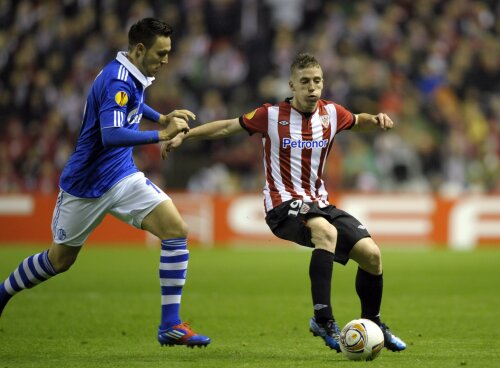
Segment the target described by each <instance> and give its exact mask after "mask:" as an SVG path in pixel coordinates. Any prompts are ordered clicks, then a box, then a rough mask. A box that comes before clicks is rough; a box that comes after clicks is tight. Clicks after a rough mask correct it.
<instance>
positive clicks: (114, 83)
mask: <svg viewBox="0 0 500 368" xmlns="http://www.w3.org/2000/svg"><path fill="white" fill-rule="evenodd" d="M131 98H132V91H131V88H130V85H129V84H128V83H126V82H125V81H123V80H120V79H113V80H111V81H109V84H107V85H105V86H104V90H103V91H102V94H101V103H100V109H99V120H100V122H101V129H102V128H108V127H121V126H123V125H124V124H125V119H126V115H127V104H128V103H129V101H130V99H131Z"/></svg>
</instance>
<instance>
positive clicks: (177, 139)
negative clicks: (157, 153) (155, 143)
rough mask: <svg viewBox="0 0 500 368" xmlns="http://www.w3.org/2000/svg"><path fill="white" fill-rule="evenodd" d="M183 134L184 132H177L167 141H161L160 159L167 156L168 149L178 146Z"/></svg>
mask: <svg viewBox="0 0 500 368" xmlns="http://www.w3.org/2000/svg"><path fill="white" fill-rule="evenodd" d="M183 136H184V133H181V134H177V136H176V137H174V138H172V139H171V140H169V141H166V142H163V143H162V144H161V159H162V160H165V159H166V158H167V155H168V153H169V152H170V151H172V150H173V149H175V148H177V147H179V146H180V145H181V144H182V142H183V141H184V139H183Z"/></svg>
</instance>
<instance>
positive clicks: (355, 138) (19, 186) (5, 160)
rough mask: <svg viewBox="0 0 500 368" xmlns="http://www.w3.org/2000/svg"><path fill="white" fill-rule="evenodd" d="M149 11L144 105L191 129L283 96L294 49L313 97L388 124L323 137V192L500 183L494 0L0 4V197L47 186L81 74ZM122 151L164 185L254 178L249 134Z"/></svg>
mask: <svg viewBox="0 0 500 368" xmlns="http://www.w3.org/2000/svg"><path fill="white" fill-rule="evenodd" d="M148 16H154V17H157V18H161V19H164V20H165V21H167V22H168V23H170V24H171V25H172V26H173V28H174V35H173V52H172V54H171V56H170V59H169V64H168V65H167V67H166V68H163V69H162V70H161V71H160V73H159V74H158V75H157V77H156V81H155V83H154V84H153V85H152V86H151V87H150V88H149V89H148V95H147V102H148V104H149V105H150V106H152V107H154V108H155V109H157V110H158V111H160V112H165V113H166V112H169V111H171V110H174V109H179V108H187V109H190V110H192V111H193V112H195V113H196V115H197V120H196V121H195V122H193V125H196V124H200V123H203V122H207V121H211V120H214V119H224V118H233V117H237V116H239V115H241V114H243V113H246V112H249V111H251V110H253V109H254V108H256V107H258V106H260V105H261V104H263V103H265V102H271V103H274V102H278V101H280V100H283V99H284V98H285V97H288V96H289V95H290V91H289V87H288V78H289V66H290V63H291V60H292V59H293V58H294V56H295V55H296V54H297V53H298V52H300V51H307V52H311V53H312V54H314V55H315V56H316V57H317V58H318V60H319V61H320V63H321V64H322V67H323V72H324V79H325V84H324V85H325V89H324V92H323V97H324V98H326V99H331V100H334V101H336V102H338V103H340V104H342V105H344V106H345V107H347V108H348V109H350V110H351V111H353V112H368V113H377V112H380V111H381V112H386V113H388V114H389V115H390V116H391V117H392V119H393V120H394V121H395V122H396V128H395V129H393V130H392V131H390V132H384V133H382V132H380V131H367V132H364V133H356V134H352V133H349V132H342V133H341V134H339V135H338V136H337V137H336V139H335V141H336V145H335V146H334V149H333V151H332V153H331V155H330V158H329V160H328V162H327V164H326V168H325V169H326V180H327V181H328V184H329V187H330V189H333V190H348V191H364V192H378V191H391V192H394V191H404V192H439V193H444V194H451V195H458V194H461V193H465V192H487V193H491V192H500V180H499V178H500V159H499V157H500V93H499V86H500V3H499V2H498V1H494V0H492V1H486V0H484V1H479V0H475V1H474V0H426V1H411V0H400V1H389V0H372V1H327V0H239V1H238V0H177V1H174V0H173V1H160V0H157V1H130V2H129V1H119V0H73V1H72V0H65V1H63V0H58V1H56V0H46V1H42V0H40V1H36V0H31V1H27V0H19V1H16V0H11V1H9V0H2V1H0V77H1V79H0V193H15V192H26V191H39V192H44V193H51V192H56V191H57V190H58V179H59V173H60V171H61V169H62V167H63V165H64V163H65V162H66V160H67V158H68V155H70V154H71V152H72V150H73V148H74V145H75V141H76V136H77V134H78V130H79V126H80V119H81V116H82V112H83V107H84V104H85V99H86V96H87V93H88V89H89V86H90V85H91V83H92V81H93V80H94V78H95V76H96V75H97V74H98V72H99V71H100V70H101V69H102V67H103V66H104V65H105V64H106V63H107V62H108V61H110V60H111V59H113V58H114V57H115V56H116V52H117V51H119V50H126V48H127V31H128V29H129V27H130V25H131V24H133V23H134V22H135V21H137V20H138V19H140V18H143V17H148ZM143 127H144V129H155V128H157V126H156V125H155V124H153V123H145V124H143ZM135 156H136V162H137V164H138V166H139V167H140V168H141V169H142V170H143V171H145V173H146V174H147V175H148V176H149V177H150V178H151V179H152V180H153V181H155V182H156V183H158V184H160V185H162V186H163V187H164V188H166V189H167V191H168V190H177V189H179V190H184V189H188V190H191V191H207V192H213V193H231V192H238V191H259V190H260V189H261V187H262V185H263V183H264V178H263V176H262V171H263V170H262V162H261V157H262V154H261V147H260V138H259V137H256V136H252V137H250V138H249V137H248V136H246V135H244V134H242V135H239V136H234V137H232V138H230V139H227V140H218V141H206V142H201V141H200V142H189V143H186V144H184V145H183V146H182V147H181V148H180V149H179V150H177V151H175V152H173V153H171V154H170V155H169V157H168V158H167V160H166V161H161V159H160V154H159V145H149V146H144V147H140V148H136V149H135Z"/></svg>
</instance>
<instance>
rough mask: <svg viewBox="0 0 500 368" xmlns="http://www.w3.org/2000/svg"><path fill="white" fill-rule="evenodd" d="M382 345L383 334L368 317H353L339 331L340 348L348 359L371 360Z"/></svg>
mask: <svg viewBox="0 0 500 368" xmlns="http://www.w3.org/2000/svg"><path fill="white" fill-rule="evenodd" d="M383 347H384V334H383V333H382V330H381V329H380V327H378V326H377V324H376V323H374V322H372V321H370V320H369V319H364V318H361V319H355V320H353V321H351V322H349V323H348V324H347V325H345V327H344V328H343V329H342V331H341V332H340V350H342V353H344V355H345V356H346V357H347V358H348V359H350V360H373V359H375V358H376V357H377V356H378V355H379V353H380V351H381V350H382V348H383Z"/></svg>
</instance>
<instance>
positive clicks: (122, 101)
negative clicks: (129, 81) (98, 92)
mask: <svg viewBox="0 0 500 368" xmlns="http://www.w3.org/2000/svg"><path fill="white" fill-rule="evenodd" d="M115 101H116V103H117V104H118V105H120V106H125V105H126V104H127V102H128V95H127V92H124V91H120V92H117V93H116V95H115Z"/></svg>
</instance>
